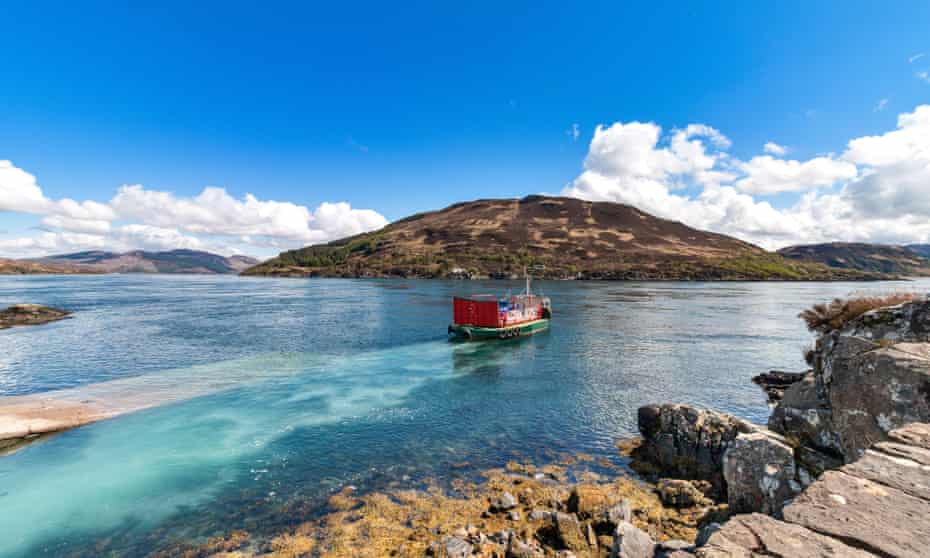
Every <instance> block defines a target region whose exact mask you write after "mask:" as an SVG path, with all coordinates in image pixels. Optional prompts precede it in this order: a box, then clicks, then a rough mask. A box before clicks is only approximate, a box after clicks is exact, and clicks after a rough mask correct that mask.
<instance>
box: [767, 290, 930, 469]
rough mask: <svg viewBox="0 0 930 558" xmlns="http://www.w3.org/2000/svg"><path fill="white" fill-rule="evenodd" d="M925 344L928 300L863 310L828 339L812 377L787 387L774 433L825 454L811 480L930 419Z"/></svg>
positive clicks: (929, 325) (819, 346)
mask: <svg viewBox="0 0 930 558" xmlns="http://www.w3.org/2000/svg"><path fill="white" fill-rule="evenodd" d="M928 342H930V301H928V300H919V301H915V302H910V303H906V304H902V305H899V306H892V307H888V308H880V309H877V310H873V311H871V312H866V313H865V314H863V315H862V316H859V317H858V318H855V319H853V320H851V321H850V322H849V323H848V324H847V325H846V326H844V327H843V328H842V329H841V330H834V331H829V332H826V333H823V334H822V335H821V336H820V337H819V338H818V339H817V342H816V345H815V350H814V352H813V359H812V365H813V375H812V376H807V377H804V378H803V379H802V380H801V381H798V382H794V383H791V384H790V385H789V387H787V388H786V389H785V392H784V395H783V397H782V400H781V401H780V402H779V404H778V405H777V406H776V408H775V409H774V410H773V412H772V416H771V417H770V419H769V428H770V429H772V430H773V431H775V432H778V433H780V434H782V435H784V436H785V437H786V438H788V439H789V440H790V441H791V443H792V445H794V446H796V447H806V448H810V449H814V450H816V451H817V452H820V454H821V455H822V456H823V457H824V458H825V459H815V460H814V461H815V462H818V463H815V467H814V469H813V470H811V471H810V472H811V473H813V474H816V473H818V472H819V471H818V470H817V469H818V468H819V467H820V465H821V464H823V465H826V464H828V463H829V462H830V461H831V460H832V459H833V458H838V459H840V460H842V461H843V462H846V463H850V462H852V461H855V460H856V459H858V458H859V457H860V456H861V455H862V454H863V452H864V451H865V450H866V449H867V448H869V447H870V446H871V445H872V444H874V443H876V442H880V441H883V440H886V439H887V438H888V432H889V431H890V430H892V429H894V428H897V427H899V426H902V425H904V424H907V423H911V422H923V421H927V420H930V344H928ZM786 381H787V379H786ZM808 457H815V458H817V457H818V456H817V455H809V456H808Z"/></svg>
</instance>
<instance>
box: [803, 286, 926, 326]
mask: <svg viewBox="0 0 930 558" xmlns="http://www.w3.org/2000/svg"><path fill="white" fill-rule="evenodd" d="M919 298H922V295H919V294H917V293H894V294H890V295H883V296H863V297H856V298H845V299H844V298H835V299H833V300H832V301H831V302H829V303H826V304H815V305H814V306H813V307H811V308H808V309H807V310H805V311H803V312H801V313H800V314H798V317H799V318H801V319H802V320H804V323H806V324H807V329H809V330H811V331H816V332H820V333H826V332H829V331H834V330H838V329H842V328H843V327H844V326H846V324H848V323H849V322H850V321H852V320H854V319H855V318H858V317H859V316H861V315H863V314H865V313H866V312H868V311H870V310H875V309H876V308H884V307H886V306H895V305H898V304H903V303H905V302H912V301H914V300H917V299H919Z"/></svg>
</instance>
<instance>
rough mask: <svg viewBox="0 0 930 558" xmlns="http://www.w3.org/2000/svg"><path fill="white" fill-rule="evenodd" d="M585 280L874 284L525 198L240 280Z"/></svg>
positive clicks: (619, 216)
mask: <svg viewBox="0 0 930 558" xmlns="http://www.w3.org/2000/svg"><path fill="white" fill-rule="evenodd" d="M524 266H528V267H529V269H530V270H531V271H532V273H533V275H534V276H537V277H546V278H583V279H584V278H587V279H694V280H738V279H750V280H753V279H785V280H834V279H875V278H879V277H882V275H881V274H878V273H873V272H869V271H859V270H856V269H839V268H831V267H828V266H826V265H823V264H821V263H814V262H806V261H796V260H793V259H789V258H785V257H783V256H781V255H779V254H775V253H772V252H767V251H765V250H763V249H762V248H760V247H758V246H754V245H752V244H749V243H747V242H743V241H741V240H737V239H735V238H732V237H729V236H725V235H722V234H715V233H710V232H706V231H701V230H697V229H694V228H691V227H688V226H686V225H684V224H682V223H679V222H675V221H668V220H665V219H660V218H658V217H655V216H653V215H650V214H648V213H645V212H643V211H640V210H638V209H636V208H635V207H632V206H629V205H623V204H617V203H609V202H589V201H583V200H579V199H575V198H562V197H547V196H528V197H525V198H522V199H485V200H478V201H472V202H464V203H457V204H455V205H451V206H449V207H447V208H445V209H442V210H439V211H431V212H427V213H420V214H417V215H413V216H411V217H407V218H405V219H401V220H399V221H396V222H394V223H391V224H390V225H388V226H386V227H384V228H383V229H381V230H378V231H374V232H370V233H365V234H361V235H357V236H353V237H350V238H345V239H342V240H337V241H335V242H331V243H329V244H322V245H316V246H309V247H306V248H301V249H299V250H291V251H288V252H282V253H281V254H280V255H278V257H276V258H272V259H271V260H268V261H266V262H264V263H262V264H260V265H257V266H255V267H252V268H250V269H248V270H246V271H245V272H244V274H246V275H277V276H330V277H333V276H335V277H366V276H375V277H511V276H521V275H522V272H523V268H524Z"/></svg>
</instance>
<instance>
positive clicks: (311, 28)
mask: <svg viewBox="0 0 930 558" xmlns="http://www.w3.org/2000/svg"><path fill="white" fill-rule="evenodd" d="M133 4H136V5H133ZM190 4H191V3H173V2H162V3H158V4H157V5H156V4H150V5H146V6H143V5H138V3H125V2H123V3H116V2H114V3H89V4H85V5H78V4H75V3H46V2H43V3H38V2H33V3H18V4H17V5H6V6H5V7H3V8H2V14H3V15H2V17H3V19H4V21H5V22H6V24H5V26H4V27H5V29H4V32H3V33H2V34H0V52H3V53H5V56H3V62H4V63H3V66H4V71H3V72H0V160H8V161H10V162H11V163H12V165H13V166H14V167H15V168H16V169H20V170H22V171H24V172H26V173H29V174H30V175H32V176H33V177H34V178H35V181H36V183H37V184H38V186H39V187H40V188H41V191H42V193H43V195H44V196H45V197H46V198H48V199H49V200H60V199H62V198H70V199H74V200H76V201H78V202H83V201H85V200H94V201H97V202H101V203H105V202H107V201H108V200H110V199H111V198H112V197H113V196H114V195H115V194H116V192H117V189H118V188H120V186H122V185H126V184H141V185H143V187H144V188H145V189H147V190H153V191H160V192H171V193H173V195H174V196H175V197H176V198H178V199H183V198H187V197H190V198H193V197H196V196H198V195H199V194H200V193H201V191H202V190H203V189H204V187H206V186H217V187H221V188H224V189H225V190H226V192H227V193H228V195H229V196H231V197H232V198H234V199H237V200H241V199H242V197H243V196H244V195H245V194H247V193H251V194H254V196H256V198H258V199H260V200H277V201H282V202H285V201H286V202H291V203H293V204H296V205H299V206H306V207H307V208H309V209H310V210H311V211H312V210H314V208H317V207H318V206H319V205H320V204H321V203H324V202H330V203H334V202H347V203H348V204H350V205H351V207H352V208H364V209H371V210H373V211H376V212H378V213H379V214H380V215H382V216H384V217H385V218H386V219H387V220H393V219H397V218H400V217H403V216H405V215H408V214H410V213H413V212H417V211H422V210H427V209H434V208H438V207H442V206H444V205H447V204H449V203H453V202H456V201H461V200H466V199H474V198H479V197H511V196H523V195H526V194H530V193H537V192H552V193H557V192H560V191H562V190H563V188H565V187H566V185H569V184H571V183H572V182H573V181H576V180H577V179H578V178H579V175H580V173H582V170H583V164H584V161H585V158H586V155H587V154H588V151H589V148H590V144H591V140H592V137H593V135H594V131H595V127H596V126H597V125H599V124H602V125H605V126H610V125H612V124H614V123H629V122H643V123H647V122H652V123H655V124H656V125H658V126H661V129H662V131H661V136H660V137H661V139H660V143H659V146H660V147H661V145H662V142H663V141H666V140H667V139H668V135H669V134H670V133H671V131H672V130H674V129H682V128H684V127H686V126H687V125H689V124H694V123H701V124H705V125H707V126H712V127H713V128H715V129H716V130H718V131H719V132H720V133H721V134H723V135H725V136H726V137H727V138H728V139H729V143H730V146H729V147H728V148H727V154H728V156H730V157H732V158H734V159H739V160H741V161H749V160H750V159H751V158H752V157H754V156H757V155H760V154H762V153H763V145H764V144H765V143H766V142H775V143H777V144H780V145H782V146H787V147H788V151H787V153H786V154H785V155H783V156H782V157H785V158H790V159H792V160H798V161H800V162H803V161H805V160H809V159H812V158H815V157H817V156H818V155H823V154H827V153H834V154H839V153H842V152H843V151H844V150H846V149H847V144H848V142H849V141H850V140H852V139H854V138H858V137H862V136H870V135H880V134H885V133H887V132H889V131H892V130H894V129H895V128H896V126H897V122H898V120H897V119H898V115H899V114H904V113H912V112H914V111H915V109H916V108H917V107H918V106H920V105H922V104H925V103H930V80H927V79H922V78H921V77H919V76H920V73H921V72H923V71H926V70H927V69H928V68H930V57H927V56H925V57H923V58H922V59H921V58H920V57H919V55H920V54H921V53H928V54H930V33H928V29H930V3H927V2H887V3H875V2H775V3H767V4H763V3H761V2H752V3H745V2H719V3H717V2H715V3H710V2H708V3H684V2H670V3H661V2H650V3H640V4H636V5H622V4H621V3H617V2H609V3H608V2H604V3H585V4H575V3H566V2H546V3H541V2H523V3H515V2H514V3H507V4H506V5H501V4H502V3H499V2H494V3H491V2H488V3H468V4H463V3H442V2H423V3H404V4H402V5H398V4H386V3H371V4H368V3H354V4H345V3H343V4H340V5H336V4H334V3H327V4H325V5H324V4H311V3H290V4H289V3H276V2H264V3H236V2H223V3H207V2H203V3H198V5H196V6H192V5H190ZM914 56H918V58H917V59H916V60H914V61H913V62H909V59H911V58H912V57H914ZM882 99H886V101H885V102H884V104H883V106H882V109H881V110H877V108H878V106H879V103H880V102H881V100H882ZM573 125H575V126H577V130H578V136H577V137H573V135H572V134H571V132H570V131H571V129H572V127H573ZM705 142H706V140H705ZM856 164H857V165H859V164H860V162H856ZM841 174H842V173H841ZM615 178H616V177H615ZM848 178H849V177H845V178H844V180H848ZM692 179H693V177H692V176H690V175H689V176H685V177H684V180H683V182H684V183H685V188H684V189H683V190H675V189H674V188H673V189H672V190H673V191H677V192H678V193H679V194H680V195H682V196H691V197H694V196H697V195H699V193H700V191H702V190H703V189H704V188H706V187H707V185H706V184H703V183H695V182H694V180H692ZM617 180H620V182H621V185H620V187H621V188H624V187H625V186H623V184H622V182H623V180H625V179H623V178H619V179H617ZM17 184H19V183H17ZM18 187H21V186H18ZM843 187H844V184H843V183H842V182H838V183H837V184H835V185H831V186H823V185H821V186H818V187H817V188H818V189H819V190H818V191H819V192H820V193H831V192H832V193H834V194H838V193H839V192H840V190H841V189H842V188H843ZM7 188H8V191H7V193H8V194H9V191H11V190H9V189H12V188H13V186H8V187H7ZM928 188H930V185H928ZM573 191H575V192H581V193H580V194H579V195H582V196H585V195H586V194H584V192H585V191H588V192H589V193H590V189H588V190H586V189H585V188H576V189H574V190H573ZM805 191H809V189H806V188H804V187H803V185H801V186H799V187H798V188H793V189H791V191H790V192H783V191H779V192H775V193H772V194H767V195H764V196H759V195H757V194H754V195H755V198H754V199H756V200H758V201H764V202H767V203H768V204H770V205H771V207H772V208H774V209H775V210H782V209H789V208H791V207H793V206H794V205H796V204H797V203H798V200H799V199H800V197H801V196H802V195H803V193H804V192H805ZM3 192H4V191H3V190H0V195H2V194H3ZM9 195H10V196H12V195H13V194H9ZM611 195H615V194H611ZM589 197H592V198H594V197H598V196H589ZM615 197H616V199H615V200H614V201H626V202H631V201H635V200H634V199H630V197H629V196H627V195H626V194H616V196H615ZM611 199H613V198H611ZM635 199H638V198H635ZM2 204H3V200H2V198H0V209H2V208H3V207H4V206H3V205H2ZM11 207H12V208H13V209H16V208H19V209H21V208H22V206H21V205H20V206H13V205H12V204H8V207H7V209H8V211H6V212H0V230H2V231H5V232H4V233H3V235H2V236H0V238H2V239H6V240H7V241H10V242H11V241H12V240H14V239H21V238H25V237H30V236H34V235H36V234H40V233H46V234H48V233H50V232H51V233H55V232H59V233H61V232H65V233H66V232H68V230H69V229H68V227H67V226H66V227H57V228H56V227H53V226H50V225H49V224H48V222H46V223H45V224H42V225H40V222H41V221H42V219H43V217H45V216H47V215H48V211H46V210H42V211H21V210H19V211H17V210H10V208H11ZM647 209H653V210H654V208H648V207H647ZM666 216H669V217H673V218H676V217H678V218H682V219H683V220H685V221H686V222H688V221H689V219H688V218H687V216H686V215H666ZM111 221H112V223H113V224H114V225H116V224H126V223H131V222H146V220H145V219H144V218H141V217H138V216H136V217H131V218H130V217H126V216H125V215H123V214H120V215H118V216H116V217H114V218H113V219H111ZM694 221H699V222H695V223H693V224H695V225H696V226H698V225H704V226H709V228H717V229H720V230H723V231H724V232H730V233H732V234H738V235H741V236H743V237H748V238H750V239H753V240H759V239H761V238H762V237H761V236H760V237H759V238H757V237H756V236H754V234H753V233H752V231H749V232H748V233H747V232H742V233H741V231H738V230H736V229H731V228H727V227H726V226H716V227H714V226H712V225H713V223H707V222H705V221H703V220H700V219H697V220H694ZM37 226H40V227H41V231H39V230H38V229H36V228H35V227H37ZM158 226H164V227H166V228H174V229H178V230H180V232H181V233H182V234H193V235H194V236H196V235H197V234H198V233H197V231H196V230H191V229H187V228H185V225H184V223H160V224H158ZM194 229H196V227H194ZM84 232H85V233H86V231H84ZM240 232H241V231H240ZM228 233H229V231H220V232H217V231H212V230H206V231H205V232H203V231H202V232H201V233H199V234H200V235H201V237H202V239H205V241H207V242H211V243H214V244H217V243H219V244H223V245H224V246H226V247H227V248H229V246H233V245H239V246H242V245H243V242H244V241H242V239H241V238H237V239H230V238H229V237H230V234H228ZM237 234H238V232H237ZM259 234H260V231H259ZM760 234H766V231H760ZM233 236H235V235H233ZM239 236H243V235H239ZM270 236H274V235H270ZM776 236H777V235H776ZM770 237H771V235H769V237H766V238H770ZM307 238H309V237H306V238H300V239H294V238H292V239H291V241H290V242H284V241H282V243H279V244H275V245H274V246H263V247H260V248H256V249H257V250H258V251H259V252H263V253H273V252H274V251H275V247H277V246H284V245H289V244H294V243H295V242H296V243H297V244H300V242H297V240H300V241H301V242H304V241H306V240H307ZM321 238H322V237H321ZM811 238H813V237H811ZM124 240H125V239H124ZM763 240H764V239H763ZM914 240H920V239H919V238H916V239H914ZM129 242H131V241H129ZM244 245H245V246H246V247H247V246H248V242H245V244H244ZM19 246H23V244H22V243H20V244H19ZM3 248H4V245H3V244H2V243H0V256H2V255H4V254H3ZM6 248H7V252H9V255H16V254H15V252H16V250H15V249H14V248H13V244H7V245H6ZM245 249H247V248H245ZM29 251H30V250H24V253H25V252H29Z"/></svg>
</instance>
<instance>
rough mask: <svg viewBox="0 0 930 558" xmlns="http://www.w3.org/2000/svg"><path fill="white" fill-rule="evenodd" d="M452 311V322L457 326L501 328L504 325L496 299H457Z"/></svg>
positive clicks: (454, 301)
mask: <svg viewBox="0 0 930 558" xmlns="http://www.w3.org/2000/svg"><path fill="white" fill-rule="evenodd" d="M452 309H453V310H452V321H453V322H454V323H455V324H457V325H473V326H479V327H501V326H502V325H503V324H502V323H501V317H500V310H499V309H498V306H497V300H496V299H485V300H481V299H471V298H459V297H455V298H454V299H453V304H452Z"/></svg>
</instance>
